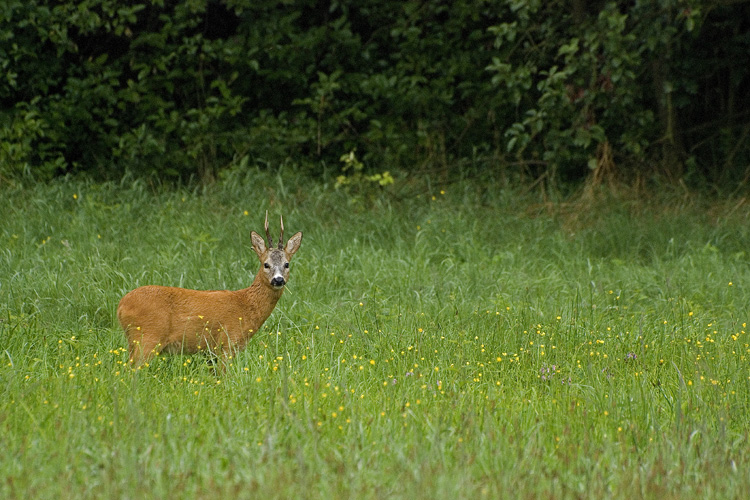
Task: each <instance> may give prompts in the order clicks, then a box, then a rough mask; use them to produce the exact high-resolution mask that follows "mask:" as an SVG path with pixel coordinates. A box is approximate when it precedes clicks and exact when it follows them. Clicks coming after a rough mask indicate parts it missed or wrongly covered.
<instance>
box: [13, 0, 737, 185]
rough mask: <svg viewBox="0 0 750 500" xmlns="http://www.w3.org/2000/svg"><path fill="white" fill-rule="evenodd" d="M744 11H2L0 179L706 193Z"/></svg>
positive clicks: (678, 7)
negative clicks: (345, 159)
mask: <svg viewBox="0 0 750 500" xmlns="http://www.w3.org/2000/svg"><path fill="white" fill-rule="evenodd" d="M747 9H748V6H747V5H746V4H744V3H729V4H721V3H716V2H712V1H709V0H659V1H658V2H622V1H619V2H616V1H615V2H583V1H581V0H576V1H573V2H562V1H559V0H555V1H552V2H539V1H531V2H528V1H523V2H522V1H515V0H482V1H479V2H476V1H472V2H469V1H464V0H462V1H457V2H448V3H445V2H427V3H425V2H423V1H419V0H406V1H395V0H366V1H363V2H356V3H354V4H347V3H339V2H334V3H321V2H317V1H313V0H305V1H301V2H281V3H279V2H270V1H254V0H191V1H185V0H182V1H170V2H164V1H161V0H141V1H138V2H132V3H129V4H128V5H124V4H123V3H122V2H118V1H115V0H83V1H79V2H49V1H48V0H28V1H21V0H9V1H7V2H5V3H4V4H3V6H2V7H0V19H1V20H2V23H0V75H1V78H2V83H3V84H2V85H0V175H2V176H18V175H25V174H30V175H32V176H33V177H36V178H40V179H49V178H51V177H53V176H55V175H59V174H61V173H67V172H88V173H92V174H94V175H97V176H99V177H105V178H117V177H119V176H121V175H122V174H123V173H124V172H126V171H132V172H134V173H136V174H138V175H142V176H158V177H161V178H178V177H180V178H186V177H199V178H212V177H214V175H215V173H216V172H217V171H219V170H222V169H224V168H226V167H228V166H236V165H238V164H239V163H240V162H241V161H242V160H243V158H247V159H248V161H251V162H252V163H253V164H275V163H280V162H284V161H287V160H289V159H292V160H294V161H295V162H300V163H304V164H306V165H308V166H309V168H310V169H311V171H312V172H313V173H320V170H319V169H320V165H334V164H336V163H337V161H338V159H339V158H340V157H341V155H342V154H346V153H347V152H348V151H353V150H355V149H356V150H357V151H358V152H359V155H360V156H361V159H362V162H363V164H365V165H367V166H368V169H373V171H383V170H390V171H395V170H397V169H398V170H403V171H412V170H416V169H419V170H420V171H421V170H424V169H430V170H441V171H443V172H446V173H447V172H450V171H451V169H461V170H463V169H466V168H473V169H477V170H480V171H481V170H492V171H493V172H500V173H502V174H503V175H506V176H516V175H524V174H531V175H533V176H534V177H536V176H538V175H542V174H547V175H549V176H550V177H552V178H556V179H562V180H566V179H571V180H577V179H581V178H583V177H585V176H586V175H587V174H588V172H589V169H590V168H594V169H596V168H599V167H600V166H602V164H603V163H604V160H603V158H602V156H603V153H602V152H603V151H607V152H609V151H612V152H613V159H614V162H615V163H617V164H620V165H623V167H638V168H643V165H654V164H661V168H662V169H663V170H665V171H667V172H670V173H672V174H674V175H675V176H677V177H681V176H683V175H685V174H695V175H696V176H697V177H703V178H706V179H709V180H714V181H721V180H722V179H724V180H727V179H729V178H731V176H732V174H737V173H742V172H743V169H744V165H746V163H747V161H746V160H747V158H750V150H749V149H748V146H747V144H748V141H745V140H743V138H745V137H746V135H747V130H749V129H748V125H747V124H748V121H747V116H746V114H745V113H744V112H743V110H744V109H746V108H747V107H748V105H750V104H749V101H750V94H748V92H747V88H748V85H747V81H748V78H749V77H750V74H749V71H750V70H748V69H747V68H749V67H750V64H741V62H742V61H747V58H748V56H747V54H748V53H750V50H748V49H749V47H750V46H749V44H750V42H749V41H748V39H747V37H746V35H745V32H746V30H744V28H743V25H742V22H743V19H745V18H746V17H747V16H746V14H747ZM709 94H710V95H711V96H712V98H711V99H703V97H702V96H706V95H709ZM717 103H718V104H717ZM649 168H653V167H649ZM686 168H687V169H689V170H685V169H686Z"/></svg>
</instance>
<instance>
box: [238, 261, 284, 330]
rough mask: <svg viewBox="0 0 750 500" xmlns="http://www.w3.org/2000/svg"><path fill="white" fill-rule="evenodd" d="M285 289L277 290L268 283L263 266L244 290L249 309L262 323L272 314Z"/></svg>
mask: <svg viewBox="0 0 750 500" xmlns="http://www.w3.org/2000/svg"><path fill="white" fill-rule="evenodd" d="M283 291H284V289H283V288H281V289H280V290H276V289H275V288H273V287H272V286H271V285H270V284H269V283H268V279H267V278H266V277H265V276H264V275H263V268H261V269H260V270H259V271H258V274H257V275H256V276H255V279H254V280H253V283H252V284H251V285H250V286H249V287H248V288H245V289H244V290H242V292H243V294H244V297H245V303H246V304H247V307H248V309H250V310H252V311H253V314H252V315H253V316H255V317H256V318H258V319H259V320H260V322H261V323H262V322H264V321H265V320H266V318H268V316H270V315H271V312H273V308H274V307H276V303H277V302H278V301H279V298H281V294H282V293H283ZM259 326H260V325H258V327H259Z"/></svg>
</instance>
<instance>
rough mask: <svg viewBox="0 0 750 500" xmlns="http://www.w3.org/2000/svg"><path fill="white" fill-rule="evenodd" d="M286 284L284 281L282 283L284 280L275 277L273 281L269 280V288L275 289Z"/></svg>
mask: <svg viewBox="0 0 750 500" xmlns="http://www.w3.org/2000/svg"><path fill="white" fill-rule="evenodd" d="M285 284H286V281H284V278H282V277H280V276H277V277H275V278H274V279H272V280H271V286H272V287H275V288H281V287H282V286H284V285H285Z"/></svg>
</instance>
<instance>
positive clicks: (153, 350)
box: [128, 329, 163, 368]
mask: <svg viewBox="0 0 750 500" xmlns="http://www.w3.org/2000/svg"><path fill="white" fill-rule="evenodd" d="M162 347H163V346H162V345H161V344H160V343H159V340H158V339H157V338H156V336H153V335H148V333H142V332H140V331H137V330H135V329H129V330H128V355H129V356H128V359H129V361H130V364H131V365H133V366H134V367H135V368H139V367H140V366H142V365H143V364H144V363H148V361H149V360H150V359H151V358H152V357H153V356H154V355H155V354H158V353H159V351H160V350H161V348H162Z"/></svg>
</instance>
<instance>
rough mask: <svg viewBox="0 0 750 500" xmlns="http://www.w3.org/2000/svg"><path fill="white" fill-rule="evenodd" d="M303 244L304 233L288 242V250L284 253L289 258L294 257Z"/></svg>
mask: <svg viewBox="0 0 750 500" xmlns="http://www.w3.org/2000/svg"><path fill="white" fill-rule="evenodd" d="M301 243H302V231H300V232H299V233H297V234H295V235H294V236H292V237H291V238H289V241H287V242H286V248H284V251H285V252H286V255H287V257H291V256H292V255H294V254H295V253H296V252H297V250H299V246H300V244H301Z"/></svg>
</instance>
